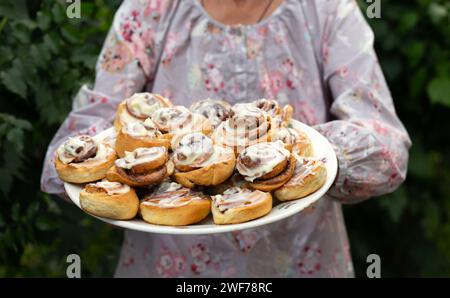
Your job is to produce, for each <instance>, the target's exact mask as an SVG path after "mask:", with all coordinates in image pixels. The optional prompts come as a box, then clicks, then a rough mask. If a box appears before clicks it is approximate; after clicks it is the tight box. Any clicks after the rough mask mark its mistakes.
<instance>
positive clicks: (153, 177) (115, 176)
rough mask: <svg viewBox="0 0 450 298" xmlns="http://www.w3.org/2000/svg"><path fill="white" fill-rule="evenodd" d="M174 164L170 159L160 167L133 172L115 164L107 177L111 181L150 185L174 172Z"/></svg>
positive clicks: (131, 184)
mask: <svg viewBox="0 0 450 298" xmlns="http://www.w3.org/2000/svg"><path fill="white" fill-rule="evenodd" d="M173 170H174V166H173V163H172V161H170V160H169V161H168V162H167V163H166V164H164V165H163V166H161V167H160V168H157V169H154V170H150V171H149V172H147V173H142V174H138V173H136V172H135V173H132V171H131V170H125V169H122V168H119V167H116V166H113V167H112V168H111V169H110V170H109V171H108V172H107V173H106V178H107V179H108V180H109V181H117V182H122V183H125V184H127V185H130V186H135V187H136V186H148V185H152V184H156V183H159V182H161V181H163V180H164V179H165V178H167V177H169V176H170V175H172V174H173Z"/></svg>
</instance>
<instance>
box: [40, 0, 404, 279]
mask: <svg viewBox="0 0 450 298" xmlns="http://www.w3.org/2000/svg"><path fill="white" fill-rule="evenodd" d="M142 90H148V91H152V92H155V93H161V94H163V95H165V96H168V97H170V98H171V100H172V101H173V102H174V103H175V104H182V105H186V106H189V105H190V104H191V102H192V101H193V100H197V99H202V98H206V97H212V98H218V97H220V98H224V99H226V100H228V101H230V102H231V103H237V102H245V101H250V100H254V99H256V98H262V97H266V98H276V99H278V100H279V101H280V102H281V103H283V104H287V103H290V104H291V105H293V106H294V108H295V111H296V114H295V115H294V117H295V118H296V119H298V120H300V121H303V122H304V123H307V124H309V125H313V126H314V127H315V128H316V129H317V130H318V131H319V132H321V133H322V134H323V135H324V136H325V137H326V138H327V139H328V140H329V141H330V143H331V144H332V145H333V147H334V148H335V151H336V154H337V157H338V159H339V175H338V177H337V179H336V182H335V184H334V186H333V187H332V188H331V189H330V191H329V193H328V194H327V195H326V196H325V197H324V198H323V199H321V200H320V201H319V202H318V203H317V204H315V205H314V206H312V207H311V208H308V209H307V210H305V211H304V212H302V213H301V214H298V215H295V216H292V217H291V218H288V219H286V220H284V221H281V222H277V223H274V224H270V225H267V226H264V227H260V228H257V229H251V230H246V231H239V232H235V233H228V234H218V235H208V236H189V237H187V236H185V237H181V236H170V235H153V234H145V233H140V232H136V231H126V234H125V235H126V243H124V245H123V248H122V253H121V258H120V262H119V264H118V267H117V272H116V276H163V277H178V276H195V277H199V276H209V277H219V276H222V277H245V276H273V277H276V276H291V277H298V276H300V277H314V276H330V277H348V276H353V269H352V262H351V256H350V249H349V248H350V246H349V243H348V239H347V235H346V231H345V226H344V220H343V215H342V210H341V204H342V203H356V202H360V201H363V200H365V199H368V198H370V197H374V196H378V195H382V194H385V193H388V192H392V191H393V190H395V189H396V188H397V187H398V185H399V184H400V183H401V182H402V181H403V180H404V179H405V174H406V168H407V162H408V149H409V147H410V145H411V142H410V139H409V136H408V134H407V132H406V130H405V128H404V127H403V125H402V123H401V122H400V120H399V119H398V117H397V115H396V113H395V109H394V105H393V101H392V98H391V95H390V93H389V90H388V87H387V85H386V82H385V80H384V77H383V74H382V71H381V68H380V65H379V63H378V60H377V58H376V55H375V53H374V51H373V33H372V31H371V29H370V27H369V26H368V25H367V23H366V22H365V20H364V17H363V16H362V14H361V12H360V10H359V9H358V7H357V5H356V1H353V0H316V1H296V0H285V1H283V3H282V4H281V6H280V7H279V9H277V10H276V11H275V13H274V14H273V15H272V16H270V17H269V18H267V19H266V20H264V21H263V22H262V23H260V24H255V25H251V26H226V25H223V24H220V23H218V22H217V21H214V20H212V19H211V17H210V16H209V15H208V14H206V12H205V11H204V10H203V9H202V8H201V6H200V3H199V1H198V0H183V1H180V0H170V1H169V0H167V1H166V0H124V1H123V3H122V5H121V7H120V9H119V10H118V11H117V13H116V16H115V19H114V23H113V25H112V27H111V31H110V33H109V35H108V36H107V38H106V41H105V44H104V47H103V49H102V52H101V54H100V56H99V60H98V64H97V72H96V79H95V84H94V87H93V88H92V89H91V88H88V87H87V86H83V87H82V88H81V89H80V91H79V93H78V94H77V96H76V97H75V99H74V104H73V111H72V112H71V113H70V114H69V115H68V117H67V119H66V120H65V122H64V123H63V124H62V125H61V128H60V129H59V130H58V132H57V133H56V135H55V137H54V139H53V140H52V142H51V144H50V145H49V148H48V152H47V155H46V159H45V163H44V169H43V172H42V178H41V185H42V190H43V191H46V192H48V193H57V194H61V193H63V192H64V188H63V186H62V182H61V180H59V178H58V176H57V175H56V171H55V169H54V166H53V157H54V152H55V149H56V148H57V147H58V146H59V145H60V144H61V142H62V141H63V140H64V139H65V138H67V137H68V136H70V135H76V134H80V133H87V134H91V135H94V134H96V133H98V132H100V131H102V130H104V129H106V128H108V127H110V126H111V125H112V121H113V119H114V114H115V110H116V107H117V105H118V103H119V102H120V101H122V100H123V99H124V98H126V97H128V96H130V95H131V94H133V93H135V92H140V91H142Z"/></svg>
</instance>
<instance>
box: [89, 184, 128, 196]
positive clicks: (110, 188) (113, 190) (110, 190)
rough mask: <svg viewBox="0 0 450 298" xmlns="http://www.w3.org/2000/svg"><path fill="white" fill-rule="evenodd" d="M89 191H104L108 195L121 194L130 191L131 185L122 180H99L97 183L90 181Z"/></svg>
mask: <svg viewBox="0 0 450 298" xmlns="http://www.w3.org/2000/svg"><path fill="white" fill-rule="evenodd" d="M85 189H86V191H87V192H97V191H104V192H106V193H107V194H108V195H120V194H125V193H127V192H129V191H130V187H129V186H128V185H126V184H123V183H120V182H111V181H106V180H105V181H99V182H96V183H89V184H87V185H86V188H85Z"/></svg>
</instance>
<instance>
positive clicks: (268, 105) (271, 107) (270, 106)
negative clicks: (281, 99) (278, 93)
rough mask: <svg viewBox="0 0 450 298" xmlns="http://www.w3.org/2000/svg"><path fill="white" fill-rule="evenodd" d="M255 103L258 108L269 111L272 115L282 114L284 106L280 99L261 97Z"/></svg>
mask: <svg viewBox="0 0 450 298" xmlns="http://www.w3.org/2000/svg"><path fill="white" fill-rule="evenodd" d="M253 104H254V105H255V106H256V107H257V108H258V109H261V110H263V111H264V112H266V113H268V114H269V115H270V116H272V117H277V116H281V115H282V112H283V110H282V108H281V106H280V104H279V103H278V101H276V100H273V99H265V98H261V99H258V100H255V101H254V102H253Z"/></svg>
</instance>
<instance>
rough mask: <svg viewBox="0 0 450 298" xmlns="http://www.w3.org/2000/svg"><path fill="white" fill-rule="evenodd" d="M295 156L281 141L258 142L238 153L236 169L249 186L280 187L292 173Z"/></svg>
mask: <svg viewBox="0 0 450 298" xmlns="http://www.w3.org/2000/svg"><path fill="white" fill-rule="evenodd" d="M295 162H296V160H295V157H294V156H293V155H292V154H291V152H289V150H287V149H286V148H285V146H284V144H283V142H281V141H276V142H269V143H259V144H255V145H252V146H250V147H248V148H246V149H245V150H244V151H242V152H241V154H239V157H238V160H237V165H236V169H237V170H238V172H239V173H240V174H241V175H242V176H244V179H245V180H247V181H249V182H250V184H249V185H250V187H252V188H254V189H258V190H263V191H271V190H274V189H277V188H279V187H281V186H282V185H283V184H284V183H286V182H287V181H288V180H289V179H290V178H291V177H292V175H293V174H294V169H295Z"/></svg>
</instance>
